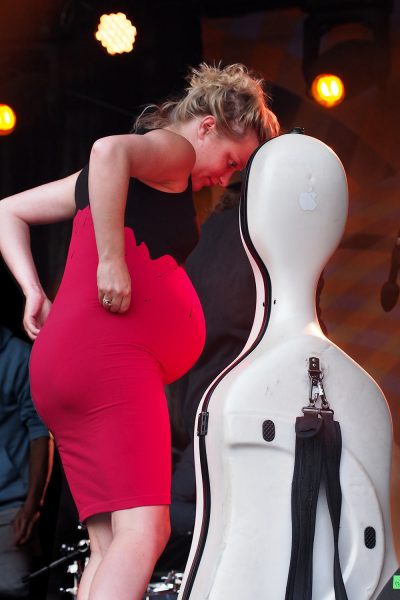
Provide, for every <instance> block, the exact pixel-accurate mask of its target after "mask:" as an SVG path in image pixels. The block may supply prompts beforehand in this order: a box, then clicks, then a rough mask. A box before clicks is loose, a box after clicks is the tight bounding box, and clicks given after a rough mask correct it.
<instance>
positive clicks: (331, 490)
mask: <svg viewBox="0 0 400 600" xmlns="http://www.w3.org/2000/svg"><path fill="white" fill-rule="evenodd" d="M341 452H342V438H341V433H340V425H339V423H338V422H337V421H334V420H333V416H332V413H331V412H329V413H328V412H326V413H324V412H323V413H322V418H320V417H318V415H317V414H305V415H304V416H303V417H298V418H297V419H296V449H295V464H294V473H293V482H292V552H291V557H290V566H289V574H288V582H287V586H286V595H285V600H311V599H312V567H313V546H314V533H315V519H316V512H317V501H318V494H319V487H320V482H321V477H322V478H323V480H324V482H325V486H326V496H327V502H328V507H329V513H330V516H331V521H332V528H333V538H334V566H333V576H334V588H335V597H336V600H347V594H346V590H345V587H344V583H343V577H342V572H341V568H340V561H339V548H338V542H339V526H340V511H341V505H342V493H341V488H340V479H339V468H340V457H341Z"/></svg>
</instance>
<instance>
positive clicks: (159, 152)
mask: <svg viewBox="0 0 400 600" xmlns="http://www.w3.org/2000/svg"><path fill="white" fill-rule="evenodd" d="M278 129H279V126H278V123H277V119H276V117H275V115H274V114H273V113H272V112H271V111H270V110H269V109H268V108H267V106H266V100H265V95H264V93H263V91H262V87H261V81H260V80H257V79H255V78H253V77H252V76H251V75H250V74H249V73H248V71H247V70H246V68H245V67H244V66H243V65H231V66H228V67H226V68H224V69H222V68H218V67H210V66H207V65H205V64H203V65H201V66H200V67H199V68H198V69H193V70H192V73H191V76H190V78H189V86H188V88H187V90H186V94H185V96H184V97H183V98H182V99H181V100H179V101H171V102H167V103H165V104H163V105H162V106H160V107H153V110H152V111H151V112H149V111H146V112H145V113H144V114H142V116H141V117H139V119H138V122H137V129H136V130H137V131H140V133H137V134H129V135H120V136H112V137H108V138H103V139H101V140H98V141H97V142H96V143H95V144H94V146H93V149H92V152H91V156H90V162H89V169H84V170H83V171H81V172H80V173H75V174H73V175H71V176H69V177H66V178H65V179H63V180H59V181H55V182H52V183H49V184H46V185H44V186H40V187H38V188H35V189H32V190H29V191H27V192H23V193H21V194H16V195H15V196H12V197H10V198H7V199H5V200H3V201H2V202H1V204H0V239H1V242H0V249H1V252H2V254H3V257H4V259H5V261H6V262H7V264H8V266H9V268H10V269H11V271H12V273H13V274H14V276H15V278H16V279H17V281H18V282H19V284H20V286H21V288H22V291H23V293H24V295H25V297H26V306H25V313H24V327H25V329H26V331H27V333H28V335H29V336H30V337H31V338H32V340H36V338H37V341H36V342H35V344H34V347H33V351H32V359H31V388H32V395H33V398H34V401H35V404H36V407H37V409H38V412H39V414H40V415H41V416H42V418H43V419H44V421H45V422H46V424H47V425H48V427H49V428H50V429H51V431H52V432H53V434H54V436H55V439H56V442H57V445H58V449H59V452H60V456H61V459H62V462H63V465H64V470H65V473H66V476H67V479H68V481H69V484H70V488H71V491H72V494H73V496H74V499H75V502H76V504H77V507H78V511H79V514H80V518H81V520H83V521H85V522H86V525H87V528H88V531H89V538H90V544H91V557H90V561H89V564H88V566H87V568H86V569H85V572H84V574H83V577H82V580H81V583H80V589H79V600H88V599H89V600H106V599H107V600H109V599H110V598H118V600H133V599H135V600H136V599H137V600H139V599H140V598H142V596H143V593H144V591H145V589H146V586H147V583H148V581H149V578H150V576H151V573H152V570H153V567H154V564H155V562H156V560H157V558H158V557H159V555H160V554H161V552H162V550H163V548H164V546H165V544H166V542H167V540H168V537H169V506H168V505H169V503H170V439H169V435H170V434H169V421H168V411H167V406H166V402H165V397H164V391H163V387H164V385H165V384H166V383H170V382H171V381H173V380H175V379H177V378H178V377H180V376H181V375H183V374H184V373H185V372H186V371H187V370H188V369H189V368H190V367H191V366H192V365H193V364H194V362H195V361H196V359H197V358H198V356H199V355H200V352H201V350H202V346H203V343H204V335H205V331H204V318H203V314H202V311H201V307H200V303H199V300H198V298H197V295H196V293H195V291H194V289H193V287H192V286H191V284H190V282H189V279H188V278H187V276H186V274H185V273H184V271H183V269H182V268H181V267H180V266H179V264H181V263H183V261H184V260H185V258H186V257H187V255H188V254H189V252H190V251H191V249H192V248H193V246H194V245H195V243H196V240H197V237H196V236H197V229H196V226H195V214H194V209H193V204H192V202H191V190H199V189H201V188H202V187H204V186H212V185H216V184H219V185H222V186H225V185H227V183H228V181H229V179H230V177H231V175H232V173H233V172H234V171H236V170H238V169H243V168H244V167H245V165H246V163H247V160H248V158H249V156H250V154H251V153H252V152H253V151H254V150H255V148H256V147H257V146H258V145H259V144H260V143H262V142H263V141H265V140H266V139H268V138H270V137H272V136H274V135H277V134H278ZM88 190H89V191H88ZM89 196H90V205H89ZM72 217H74V227H73V233H72V238H71V244H70V249H69V253H68V258H67V264H66V268H65V273H64V277H63V280H62V283H61V285H60V289H59V291H58V294H57V297H56V299H55V301H54V304H53V306H52V307H51V303H50V301H49V300H48V299H47V298H46V296H45V293H44V291H43V289H42V287H41V285H40V282H39V280H38V276H37V272H36V269H35V266H34V264H33V261H32V255H31V252H30V248H29V225H30V224H35V223H50V222H53V221H58V220H63V219H66V218H72ZM96 273H97V280H96ZM50 309H51V310H50ZM39 333H40V335H39Z"/></svg>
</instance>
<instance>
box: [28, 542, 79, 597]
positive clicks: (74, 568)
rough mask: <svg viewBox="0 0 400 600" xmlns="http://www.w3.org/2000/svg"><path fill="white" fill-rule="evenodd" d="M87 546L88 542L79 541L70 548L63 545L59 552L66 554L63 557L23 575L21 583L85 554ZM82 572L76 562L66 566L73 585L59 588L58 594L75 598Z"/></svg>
mask: <svg viewBox="0 0 400 600" xmlns="http://www.w3.org/2000/svg"><path fill="white" fill-rule="evenodd" d="M89 545H90V544H89V540H80V541H79V542H78V543H77V544H76V545H71V546H67V545H66V544H63V545H62V546H61V550H62V551H63V552H65V553H66V554H65V556H63V557H61V558H58V559H57V560H54V561H53V562H51V563H50V564H48V565H46V566H44V567H42V568H41V569H38V570H37V571H34V572H33V573H30V574H29V575H25V577H23V578H22V581H23V582H24V583H27V582H29V581H30V580H31V579H34V578H35V577H39V576H40V575H43V574H44V573H47V572H48V571H50V569H54V568H55V567H58V566H59V565H62V564H64V563H66V562H67V561H70V560H71V559H73V558H76V557H78V556H80V555H82V554H85V553H86V552H87V551H88V550H89ZM82 571H83V567H82V565H80V563H79V561H77V560H76V561H74V562H73V563H72V564H70V565H69V566H68V569H67V572H68V573H72V574H73V575H74V585H73V587H72V588H66V589H64V588H60V592H64V593H68V594H72V597H73V598H77V594H78V583H79V579H80V577H81V575H82Z"/></svg>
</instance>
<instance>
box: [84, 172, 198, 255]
mask: <svg viewBox="0 0 400 600" xmlns="http://www.w3.org/2000/svg"><path fill="white" fill-rule="evenodd" d="M88 176H89V166H88V165H87V166H86V167H85V168H84V169H82V171H81V172H80V174H79V176H78V179H77V182H76V188H75V203H76V209H77V210H82V209H84V208H86V207H87V206H88V204H89V186H88ZM125 226H126V227H130V228H131V229H133V232H134V234H135V238H136V243H137V244H138V245H139V244H140V243H141V242H144V243H145V244H146V246H147V248H148V250H149V253H150V256H151V258H152V259H155V258H159V257H160V256H163V255H164V254H169V255H170V256H172V257H173V258H174V259H175V260H176V262H177V263H178V264H182V263H183V262H184V261H185V260H186V258H187V257H188V255H189V254H190V252H191V251H192V250H193V248H194V247H195V245H196V244H197V242H198V239H199V228H198V224H197V220H196V211H195V208H194V205H193V199H192V186H191V181H190V179H189V184H188V187H187V188H186V190H185V191H184V192H180V193H169V192H162V191H160V190H156V189H154V188H151V187H149V186H148V185H146V184H144V183H142V182H141V181H139V179H134V178H131V180H130V183H129V189H128V196H127V202H126V209H125Z"/></svg>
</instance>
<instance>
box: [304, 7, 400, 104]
mask: <svg viewBox="0 0 400 600" xmlns="http://www.w3.org/2000/svg"><path fill="white" fill-rule="evenodd" d="M306 10H307V12H308V13H309V16H308V17H307V18H306V19H305V21H304V33H303V75H304V79H305V82H306V86H307V94H308V95H309V96H310V97H311V98H313V99H314V100H315V101H317V102H320V103H321V104H323V105H324V106H326V107H332V106H336V105H337V104H339V102H340V101H342V100H343V98H344V96H343V97H342V99H341V100H340V101H337V102H335V103H331V102H330V101H331V94H332V92H334V91H337V92H339V89H336V90H335V88H336V84H335V83H333V84H332V88H331V90H330V91H328V87H329V86H328V87H326V86H325V84H323V83H322V81H321V80H318V83H317V82H315V80H316V79H317V78H318V77H320V76H321V75H323V74H330V75H335V76H336V77H338V78H339V79H340V80H341V82H342V84H343V88H344V89H343V91H344V92H345V98H346V99H349V98H352V97H354V96H356V95H358V94H361V93H362V92H364V91H365V90H367V89H370V88H372V87H374V86H376V87H379V86H382V85H384V83H385V80H386V79H387V76H388V74H389V71H390V46H389V40H390V36H389V16H390V12H391V10H392V1H391V0H354V2H352V3H351V4H349V2H347V1H345V0H330V1H329V2H327V3H326V4H325V3H320V2H319V1H317V0H307V5H306ZM338 85H339V86H340V84H338ZM317 86H320V88H321V86H324V90H325V94H324V97H325V99H324V100H323V101H321V100H320V97H317V96H316V95H315V94H316V91H317ZM325 100H328V102H326V101H325Z"/></svg>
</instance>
